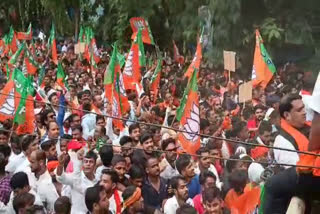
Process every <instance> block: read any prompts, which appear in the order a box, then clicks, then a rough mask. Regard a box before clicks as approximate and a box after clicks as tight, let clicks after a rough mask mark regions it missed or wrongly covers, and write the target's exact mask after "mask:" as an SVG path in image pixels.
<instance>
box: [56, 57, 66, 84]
mask: <svg viewBox="0 0 320 214" xmlns="http://www.w3.org/2000/svg"><path fill="white" fill-rule="evenodd" d="M57 84H58V85H59V86H60V87H61V88H63V89H64V90H67V88H68V84H67V82H66V74H65V73H64V70H63V67H62V64H61V62H59V63H58V68H57Z"/></svg>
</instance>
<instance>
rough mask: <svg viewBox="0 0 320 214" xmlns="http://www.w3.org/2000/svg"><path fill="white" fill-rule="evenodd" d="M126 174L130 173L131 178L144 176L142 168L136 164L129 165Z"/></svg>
mask: <svg viewBox="0 0 320 214" xmlns="http://www.w3.org/2000/svg"><path fill="white" fill-rule="evenodd" d="M128 174H129V175H130V178H131V179H137V178H143V176H144V172H143V170H142V169H141V168H140V167H139V166H137V165H136V164H133V165H132V166H131V168H130V170H129V173H128Z"/></svg>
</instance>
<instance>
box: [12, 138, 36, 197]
mask: <svg viewBox="0 0 320 214" xmlns="http://www.w3.org/2000/svg"><path fill="white" fill-rule="evenodd" d="M21 147H22V151H23V156H22V157H21V159H22V161H21V162H20V163H19V166H18V167H17V168H16V170H15V173H17V172H25V173H26V174H27V175H28V179H29V184H30V186H31V188H32V189H33V190H34V191H37V189H36V177H35V176H34V174H33V173H32V172H31V168H30V162H29V159H30V156H31V153H32V152H33V151H37V150H38V149H39V139H38V138H37V137H36V136H35V135H26V136H24V137H23V138H22V143H21Z"/></svg>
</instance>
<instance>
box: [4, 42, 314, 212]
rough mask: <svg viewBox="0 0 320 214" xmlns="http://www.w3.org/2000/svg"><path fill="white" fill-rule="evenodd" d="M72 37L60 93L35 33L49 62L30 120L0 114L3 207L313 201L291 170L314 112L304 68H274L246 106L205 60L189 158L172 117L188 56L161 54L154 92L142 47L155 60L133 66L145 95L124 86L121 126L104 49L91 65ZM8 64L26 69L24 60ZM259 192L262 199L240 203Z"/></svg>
mask: <svg viewBox="0 0 320 214" xmlns="http://www.w3.org/2000/svg"><path fill="white" fill-rule="evenodd" d="M74 45H75V43H74V42H72V40H66V41H63V42H59V43H58V44H57V49H58V54H59V55H58V56H59V61H60V62H61V63H62V66H63V69H64V71H65V73H66V74H67V79H66V82H67V84H68V90H63V89H61V87H59V86H58V84H57V65H56V64H55V63H54V62H53V61H52V59H51V58H50V57H49V55H47V52H48V50H47V49H46V48H44V46H43V45H42V42H41V41H40V40H37V41H36V43H35V48H36V52H35V59H36V60H37V62H38V63H39V64H41V65H43V67H44V68H45V76H44V78H43V85H41V86H40V85H37V83H38V81H37V80H38V78H39V77H38V75H35V78H34V85H35V87H36V88H38V89H39V90H37V94H36V96H35V97H34V106H35V108H34V115H35V118H36V121H35V122H36V126H35V127H36V129H35V130H34V133H32V134H24V135H18V134H17V133H16V127H15V123H14V122H13V119H7V120H5V121H3V122H1V129H0V212H1V213H19V214H24V213H56V214H68V213H71V214H81V213H83V214H85V213H93V214H97V213H112V214H119V213H124V214H138V213H148V214H153V213H164V214H175V213H178V214H189V213H190V214H195V213H199V214H223V213H235V212H234V210H235V209H240V208H239V202H240V203H243V204H242V205H243V206H244V205H245V204H248V206H249V204H250V203H251V202H252V203H254V205H253V207H254V208H253V209H251V210H250V211H251V212H250V213H258V212H259V213H266V214H270V213H285V212H286V209H287V208H288V205H289V203H290V200H291V198H292V197H293V196H301V198H302V199H303V200H305V202H306V204H307V205H308V206H307V208H308V209H309V210H311V205H310V204H312V203H311V202H312V200H311V199H313V198H312V197H311V198H310V197H307V196H310V193H311V192H315V193H316V188H312V186H314V185H316V182H317V179H316V178H315V176H312V175H311V174H310V173H306V174H304V175H302V176H299V174H298V172H297V170H296V169H297V168H296V167H295V166H296V165H297V164H299V161H300V160H301V159H302V156H301V154H300V153H299V151H307V150H308V149H307V148H306V147H308V143H309V139H308V136H309V133H310V127H311V126H310V122H311V121H312V119H313V118H314V117H315V118H316V117H317V113H314V112H313V110H312V108H310V106H309V107H308V106H307V102H306V101H305V100H307V97H308V96H309V97H311V94H312V90H313V88H314V84H315V79H314V78H313V77H312V75H310V72H306V71H305V70H304V69H303V68H301V67H298V66H296V65H294V64H289V65H285V66H278V72H277V73H276V74H274V77H273V79H272V80H271V81H270V83H269V84H268V86H267V87H266V88H262V87H260V86H259V85H257V86H255V87H254V88H253V91H252V94H253V96H252V100H251V101H249V102H246V103H245V104H244V103H240V102H239V93H238V89H239V85H241V84H242V83H243V82H244V80H243V79H240V77H239V75H238V73H237V72H235V73H232V74H231V77H230V76H229V75H228V73H226V72H225V71H224V69H223V66H221V65H217V66H215V65H212V64H210V63H207V62H206V60H202V62H201V66H200V70H199V75H198V91H199V97H200V101H199V106H200V107H199V112H200V137H201V146H200V148H199V149H198V150H197V151H195V154H194V155H190V154H187V153H185V152H184V151H183V148H182V147H181V145H180V143H179V141H178V140H177V134H178V129H179V121H177V118H176V109H177V108H178V107H179V105H180V99H181V98H182V95H183V92H184V89H185V88H186V85H187V82H188V81H187V79H186V78H185V77H184V70H185V68H186V67H187V66H188V65H189V63H188V62H185V63H184V64H180V63H178V62H176V61H175V60H174V59H173V57H170V56H172V53H169V52H168V53H167V54H166V57H165V58H164V59H163V61H162V70H161V80H160V84H159V92H158V93H157V94H156V93H155V92H154V91H153V90H151V89H150V81H151V76H152V74H153V72H154V71H155V68H156V61H157V60H156V58H155V55H152V54H150V53H147V60H148V59H149V58H150V61H151V63H149V64H148V65H147V66H146V67H143V68H141V76H142V79H141V82H142V86H143V92H137V90H127V91H126V92H127V96H128V99H129V103H130V110H129V111H128V112H127V114H124V115H122V118H121V119H123V120H121V122H123V124H124V129H123V130H119V128H118V127H117V126H115V121H116V120H117V119H116V118H112V117H108V115H111V111H112V107H111V106H110V104H109V103H108V102H107V101H106V94H107V93H109V92H108V91H105V87H104V72H105V70H106V68H107V66H108V64H109V61H110V55H111V52H112V50H111V49H106V48H100V49H99V52H100V54H101V61H100V62H99V63H98V65H97V66H98V67H97V68H98V69H97V71H96V72H95V73H94V74H93V73H92V72H91V67H90V64H89V63H88V62H87V61H86V60H85V59H82V58H81V57H80V55H76V54H75V53H74ZM8 59H9V58H8V57H6V56H3V57H2V58H1V69H2V77H1V80H0V93H2V92H1V91H2V89H3V88H4V86H5V84H6V82H7V81H8V79H7V76H6V72H7V70H6V65H7V61H8ZM186 61H187V60H186ZM16 68H20V69H21V70H23V62H18V64H17V65H16ZM238 72H240V71H238ZM41 91H43V92H44V93H42V94H41V95H40V93H41ZM43 94H44V95H43ZM299 94H300V95H299ZM43 97H45V99H43ZM314 115H315V116H314ZM310 145H311V143H310V144H309V146H310ZM273 147H276V148H277V149H274V148H273ZM313 150H316V149H313ZM313 150H312V151H313ZM301 178H304V179H305V181H304V180H302V181H301ZM297 180H299V181H297ZM311 181H312V184H310V182H311ZM301 182H302V183H303V184H301ZM256 189H259V192H258V196H257V195H254V196H255V197H254V198H251V199H249V200H247V202H243V197H244V196H246V193H250V192H252V190H256ZM262 190H263V191H262ZM262 196H263V197H262ZM260 198H261V200H259V202H257V203H255V201H257V200H258V199H260ZM248 201H249V202H248ZM262 201H263V202H264V203H262ZM307 202H308V203H307ZM309 202H310V203H309ZM262 204H264V205H263V206H262ZM309 205H310V206H309ZM308 209H307V210H308ZM238 213H243V212H238Z"/></svg>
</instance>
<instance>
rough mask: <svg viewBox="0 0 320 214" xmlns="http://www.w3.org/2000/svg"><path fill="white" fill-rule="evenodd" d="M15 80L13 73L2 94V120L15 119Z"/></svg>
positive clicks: (0, 109)
mask: <svg viewBox="0 0 320 214" xmlns="http://www.w3.org/2000/svg"><path fill="white" fill-rule="evenodd" d="M14 103H15V102H14V81H13V75H11V78H10V79H9V80H8V82H7V83H6V85H5V86H4V88H3V89H2V91H1V94H0V121H1V122H3V121H5V120H7V119H13V116H14V112H15V105H14Z"/></svg>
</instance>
